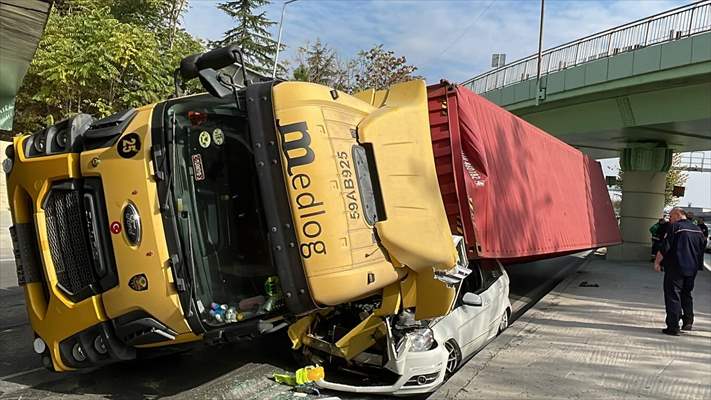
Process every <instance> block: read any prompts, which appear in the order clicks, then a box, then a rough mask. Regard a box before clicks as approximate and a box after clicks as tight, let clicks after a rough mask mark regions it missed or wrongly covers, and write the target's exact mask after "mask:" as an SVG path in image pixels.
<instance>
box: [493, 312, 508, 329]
mask: <svg viewBox="0 0 711 400" xmlns="http://www.w3.org/2000/svg"><path fill="white" fill-rule="evenodd" d="M508 327H509V309H508V308H507V309H506V310H505V311H504V314H503V315H502V316H501V321H499V332H497V333H496V334H497V335H500V334H501V332H503V331H505V330H506V328H508Z"/></svg>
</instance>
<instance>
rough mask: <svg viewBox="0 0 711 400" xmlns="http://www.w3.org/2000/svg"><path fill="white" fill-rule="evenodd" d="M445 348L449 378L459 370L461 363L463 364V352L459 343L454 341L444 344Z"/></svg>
mask: <svg viewBox="0 0 711 400" xmlns="http://www.w3.org/2000/svg"><path fill="white" fill-rule="evenodd" d="M444 348H445V349H447V376H450V375H452V374H453V373H454V371H456V370H457V368H459V363H461V362H462V351H461V350H459V346H457V342H455V341H454V339H451V340H448V341H447V342H445V343H444Z"/></svg>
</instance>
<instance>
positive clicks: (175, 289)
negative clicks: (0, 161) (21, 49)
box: [4, 47, 466, 371]
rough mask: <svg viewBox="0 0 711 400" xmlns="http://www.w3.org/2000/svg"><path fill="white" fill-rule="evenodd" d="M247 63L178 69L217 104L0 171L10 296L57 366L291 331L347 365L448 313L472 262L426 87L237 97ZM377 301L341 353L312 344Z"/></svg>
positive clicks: (26, 150)
mask: <svg viewBox="0 0 711 400" xmlns="http://www.w3.org/2000/svg"><path fill="white" fill-rule="evenodd" d="M237 53H238V50H237V49H235V48H232V47H231V48H226V49H220V50H219V51H218V52H217V53H216V52H215V51H213V52H210V53H206V54H204V55H197V56H194V57H192V58H191V59H189V60H188V59H186V60H187V61H186V62H184V64H186V65H187V66H188V67H187V68H185V65H183V66H182V68H181V71H180V72H181V74H182V75H183V76H184V78H185V79H191V78H195V77H199V78H200V80H201V81H202V83H203V86H205V87H206V88H207V89H208V91H209V92H210V94H202V95H195V96H188V97H178V98H174V99H170V100H167V101H164V102H161V103H157V104H152V105H148V106H145V107H141V108H138V109H130V110H126V111H124V112H121V113H118V114H116V115H112V116H109V117H107V118H103V119H99V120H95V119H93V118H92V117H91V116H89V115H85V114H78V115H76V116H74V117H72V118H70V119H68V120H65V121H62V122H60V123H58V124H56V125H54V126H51V127H48V128H46V129H44V130H42V131H40V132H37V133H35V134H33V135H23V136H18V137H16V138H15V140H14V145H13V146H12V147H10V148H9V149H10V150H9V151H8V153H7V161H5V162H4V167H5V168H4V169H5V172H6V173H7V176H8V180H7V182H8V195H9V199H10V205H11V211H12V217H13V227H12V229H11V230H12V237H13V244H14V248H15V257H16V260H17V273H18V280H19V283H20V284H21V285H22V286H24V289H25V299H26V304H27V311H28V315H29V318H30V321H31V325H32V328H33V330H34V332H35V338H34V349H35V351H36V352H37V353H38V354H40V356H41V357H42V359H43V362H44V364H45V365H46V366H47V367H48V368H52V369H54V370H57V371H66V370H72V369H77V368H83V367H89V366H96V365H102V364H106V363H109V362H114V361H118V360H128V359H132V358H135V357H136V354H137V353H140V352H141V351H144V349H150V348H154V347H163V346H179V345H181V344H185V343H189V342H194V341H198V340H205V341H207V342H221V341H231V340H240V339H243V338H249V337H253V336H256V335H260V334H264V333H269V332H273V331H276V330H279V329H282V328H285V327H287V326H289V325H290V326H291V327H290V328H289V333H290V335H291V336H292V339H293V341H294V343H295V346H299V345H301V344H302V342H303V343H305V342H308V343H306V344H307V345H311V346H314V347H320V348H324V349H325V350H326V351H328V352H330V353H333V354H337V355H340V356H341V357H343V358H345V359H350V358H352V357H355V356H356V355H357V354H359V353H360V352H362V351H363V350H365V349H367V348H368V347H370V346H371V345H372V344H373V343H374V340H376V339H377V338H378V336H379V335H380V336H382V335H385V334H386V331H387V326H386V323H385V319H384V317H385V316H388V315H392V314H395V313H397V312H398V310H399V309H400V308H401V307H403V308H408V309H410V310H414V312H415V314H416V318H417V319H422V318H431V317H435V316H438V315H443V314H445V313H447V312H448V310H449V309H450V307H451V304H452V301H453V298H454V296H455V289H454V288H453V286H454V285H453V284H452V283H453V282H455V281H456V279H457V277H460V276H461V271H463V270H465V269H466V255H465V253H462V251H463V250H462V249H461V246H460V248H459V249H458V248H457V243H458V242H457V241H456V240H453V237H452V235H451V233H450V230H449V226H448V223H447V219H446V215H445V211H444V207H443V205H442V200H441V196H440V193H439V189H438V186H437V177H436V173H435V168H434V158H433V155H432V146H431V145H430V136H429V135H430V134H429V130H428V129H429V128H428V123H427V118H428V115H427V93H426V89H425V84H424V82H422V81H412V82H408V83H404V84H399V85H395V86H393V87H392V88H390V90H387V91H381V92H374V91H371V92H364V93H360V94H358V95H357V96H350V95H348V94H346V93H343V92H339V91H336V90H333V89H331V88H328V87H324V86H320V85H315V84H310V83H301V82H281V81H267V82H259V83H253V84H249V85H246V86H245V87H242V86H237V85H236V84H233V83H232V80H231V79H227V78H225V75H224V74H222V73H220V72H219V69H220V68H222V67H223V66H225V65H227V64H229V63H231V62H233V61H234V60H235V59H236V55H237ZM225 60H228V61H229V63H227V62H225ZM186 71H187V72H186ZM228 78H229V77H228ZM366 298H373V299H376V300H375V301H374V302H373V303H372V304H375V306H374V307H371V309H367V310H365V314H361V316H360V317H358V319H357V321H356V323H354V324H352V326H347V327H346V328H343V329H346V331H347V332H345V333H344V334H343V335H339V337H340V339H339V340H338V341H337V342H335V343H331V342H328V341H322V343H321V342H319V340H318V339H317V338H315V337H314V336H313V335H309V334H308V333H309V332H308V331H309V329H310V327H311V325H310V323H311V322H313V319H314V318H318V317H317V316H320V315H325V314H327V313H329V312H330V310H331V308H332V307H334V306H338V305H342V304H344V303H350V302H354V301H359V300H363V299H366ZM361 311H363V310H361Z"/></svg>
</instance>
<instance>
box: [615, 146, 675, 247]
mask: <svg viewBox="0 0 711 400" xmlns="http://www.w3.org/2000/svg"><path fill="white" fill-rule="evenodd" d="M672 155H673V152H672V150H671V149H668V148H664V147H662V148H627V149H624V150H623V151H622V155H621V157H620V168H621V169H622V171H624V172H623V175H622V212H621V216H620V217H621V218H620V231H621V233H622V242H623V243H622V245H621V246H617V247H611V248H610V249H608V253H607V254H608V255H607V256H608V258H609V259H612V260H628V261H639V260H649V258H650V254H651V247H652V244H651V239H650V238H651V235H650V233H649V228H650V227H651V226H652V225H654V223H655V222H657V220H658V219H659V218H660V217H661V216H662V214H663V212H664V189H665V186H666V175H667V172H668V171H669V168H670V167H671V162H672Z"/></svg>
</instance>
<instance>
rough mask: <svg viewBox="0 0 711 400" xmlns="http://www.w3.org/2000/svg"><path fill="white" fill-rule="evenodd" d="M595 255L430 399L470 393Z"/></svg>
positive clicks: (475, 356) (587, 259)
mask: <svg viewBox="0 0 711 400" xmlns="http://www.w3.org/2000/svg"><path fill="white" fill-rule="evenodd" d="M594 258H595V253H594V252H590V254H588V255H587V256H586V257H585V260H584V261H583V262H582V263H581V264H580V265H579V266H578V268H576V269H575V271H573V272H571V274H570V276H568V277H567V278H565V279H563V280H562V281H561V282H559V283H558V284H557V285H555V286H554V287H553V288H552V289H551V290H550V291H549V292H548V294H546V295H545V296H543V297H542V298H541V299H540V300H538V302H537V303H536V304H535V305H533V306H532V307H530V308H528V309H527V310H526V311H525V314H523V315H522V316H520V317H519V318H518V319H517V320H516V321H515V322H514V323H512V324H511V325H510V326H509V328H508V329H506V330H505V331H504V332H503V333H502V334H501V335H500V336H499V337H497V338H496V339H494V340H493V341H492V342H491V343H489V344H488V345H487V346H486V347H485V348H484V349H482V350H481V351H480V352H479V353H477V354H476V355H474V357H472V358H471V359H469V361H467V363H466V364H465V365H463V366H462V367H461V369H460V370H459V371H457V373H455V374H454V375H453V376H452V377H451V378H450V379H449V380H448V381H447V382H446V383H445V384H444V385H443V386H442V387H440V388H439V389H438V390H437V391H436V392H435V393H433V394H432V395H431V396H429V397H428V399H433V400H434V399H454V398H457V396H459V395H460V394H466V393H467V392H468V391H467V389H466V387H467V386H468V385H469V383H470V382H471V381H472V380H474V378H476V376H477V375H478V374H479V372H481V371H482V370H484V369H485V368H486V367H487V365H488V364H489V363H490V362H491V361H492V360H493V359H494V358H496V356H497V355H498V354H499V352H500V351H502V350H505V349H507V348H509V347H511V346H512V345H513V344H514V341H515V340H516V339H517V338H519V337H520V336H522V335H521V333H522V332H525V331H526V328H527V327H528V326H529V324H530V323H531V322H532V321H534V320H536V319H539V318H540V316H541V314H542V313H543V312H544V310H545V309H546V308H547V307H550V306H551V305H554V304H556V303H555V300H556V299H557V298H558V297H560V295H561V294H562V293H563V292H564V291H565V289H567V288H568V286H570V284H571V283H573V281H576V280H577V279H579V277H578V271H581V270H583V269H584V268H585V267H587V266H588V265H589V264H590V262H591V261H592V260H593V259H594Z"/></svg>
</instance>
